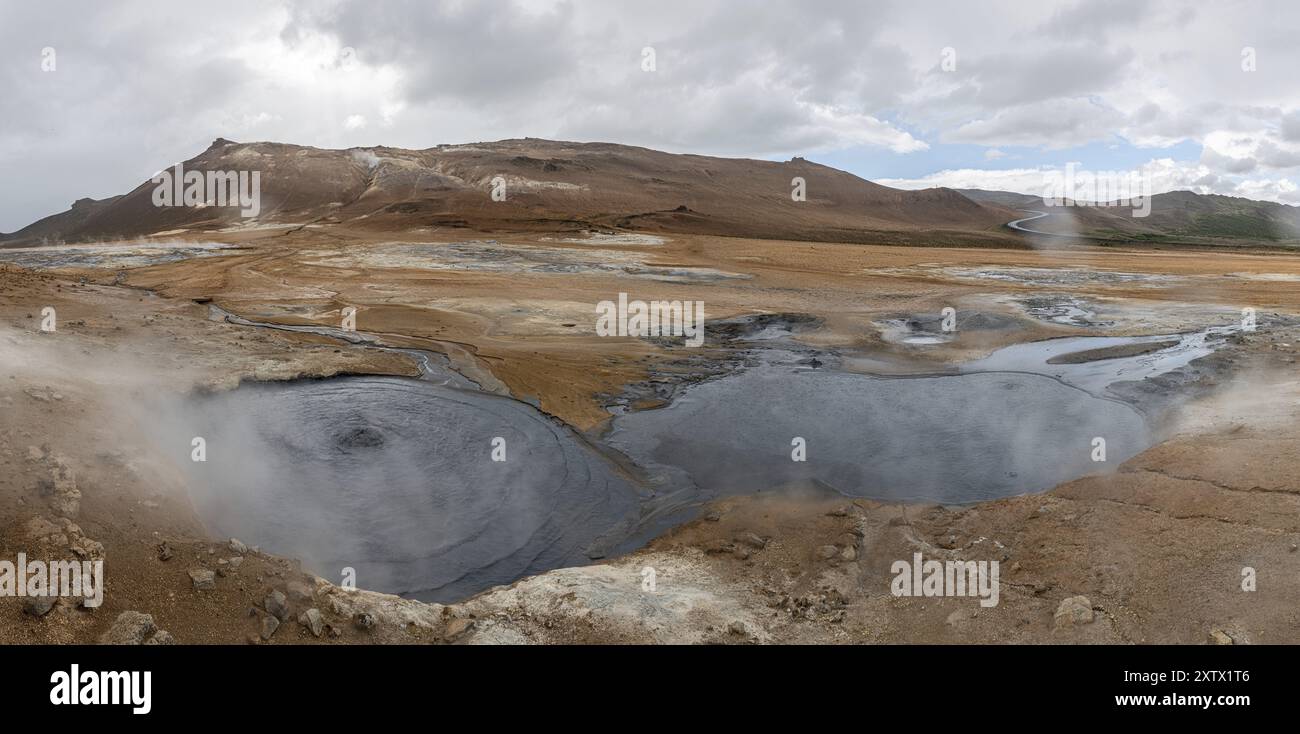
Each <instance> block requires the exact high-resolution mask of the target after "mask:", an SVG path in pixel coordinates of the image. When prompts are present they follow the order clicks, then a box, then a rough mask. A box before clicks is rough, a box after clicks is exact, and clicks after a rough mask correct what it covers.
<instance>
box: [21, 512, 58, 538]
mask: <svg viewBox="0 0 1300 734" xmlns="http://www.w3.org/2000/svg"><path fill="white" fill-rule="evenodd" d="M59 533H60V526H58V525H55V524H54V523H52V522H50V521H49V520H46V519H45V518H43V517H41V516H39V515H37V516H36V517H33V518H32V519H30V520H28V521H27V535H28V536H30V537H31V538H33V539H36V540H44V539H46V538H51V537H52V536H56V535H59Z"/></svg>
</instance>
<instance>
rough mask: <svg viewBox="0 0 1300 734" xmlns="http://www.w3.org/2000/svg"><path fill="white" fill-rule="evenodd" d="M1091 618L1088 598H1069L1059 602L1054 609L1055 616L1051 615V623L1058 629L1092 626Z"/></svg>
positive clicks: (1090, 603) (1091, 613)
mask: <svg viewBox="0 0 1300 734" xmlns="http://www.w3.org/2000/svg"><path fill="white" fill-rule="evenodd" d="M1093 617H1094V615H1093V612H1092V602H1090V601H1088V597H1086V596H1071V597H1068V598H1066V599H1062V600H1061V604H1060V606H1058V607H1057V608H1056V614H1054V615H1052V623H1053V624H1054V625H1055V626H1056V627H1057V628H1058V629H1059V628H1062V627H1074V626H1076V625H1082V624H1092V620H1093Z"/></svg>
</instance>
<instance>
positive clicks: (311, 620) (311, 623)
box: [298, 607, 325, 637]
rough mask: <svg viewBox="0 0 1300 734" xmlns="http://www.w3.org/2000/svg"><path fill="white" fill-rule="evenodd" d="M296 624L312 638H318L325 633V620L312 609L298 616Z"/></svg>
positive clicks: (318, 611) (317, 611)
mask: <svg viewBox="0 0 1300 734" xmlns="http://www.w3.org/2000/svg"><path fill="white" fill-rule="evenodd" d="M298 624H301V625H302V626H303V627H306V628H307V629H308V630H310V631H311V633H312V636H314V637H320V636H321V635H322V634H323V633H324V632H325V618H324V617H322V616H321V613H320V610H319V609H316V608H314V607H313V608H311V609H308V610H307V611H305V612H303V613H302V614H299V615H298Z"/></svg>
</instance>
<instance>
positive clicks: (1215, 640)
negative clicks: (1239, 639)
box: [1210, 629, 1234, 645]
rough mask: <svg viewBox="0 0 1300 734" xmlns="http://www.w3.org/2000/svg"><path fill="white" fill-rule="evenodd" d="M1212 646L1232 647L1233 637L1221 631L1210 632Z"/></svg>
mask: <svg viewBox="0 0 1300 734" xmlns="http://www.w3.org/2000/svg"><path fill="white" fill-rule="evenodd" d="M1210 644H1211V645H1231V644H1234V640H1233V639H1232V636H1231V635H1229V634H1228V633H1227V632H1224V631H1223V630H1220V629H1214V630H1210Z"/></svg>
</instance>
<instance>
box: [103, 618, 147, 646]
mask: <svg viewBox="0 0 1300 734" xmlns="http://www.w3.org/2000/svg"><path fill="white" fill-rule="evenodd" d="M157 631H158V626H157V625H155V624H154V621H153V615H150V614H143V613H141V612H122V613H121V614H119V615H117V619H115V620H113V624H112V626H111V627H109V628H108V631H107V632H105V633H104V634H103V636H101V637H100V638H99V642H100V644H101V645H143V644H144V642H145V640H147V639H149V637H151V636H153V634H154V633H155V632H157Z"/></svg>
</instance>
